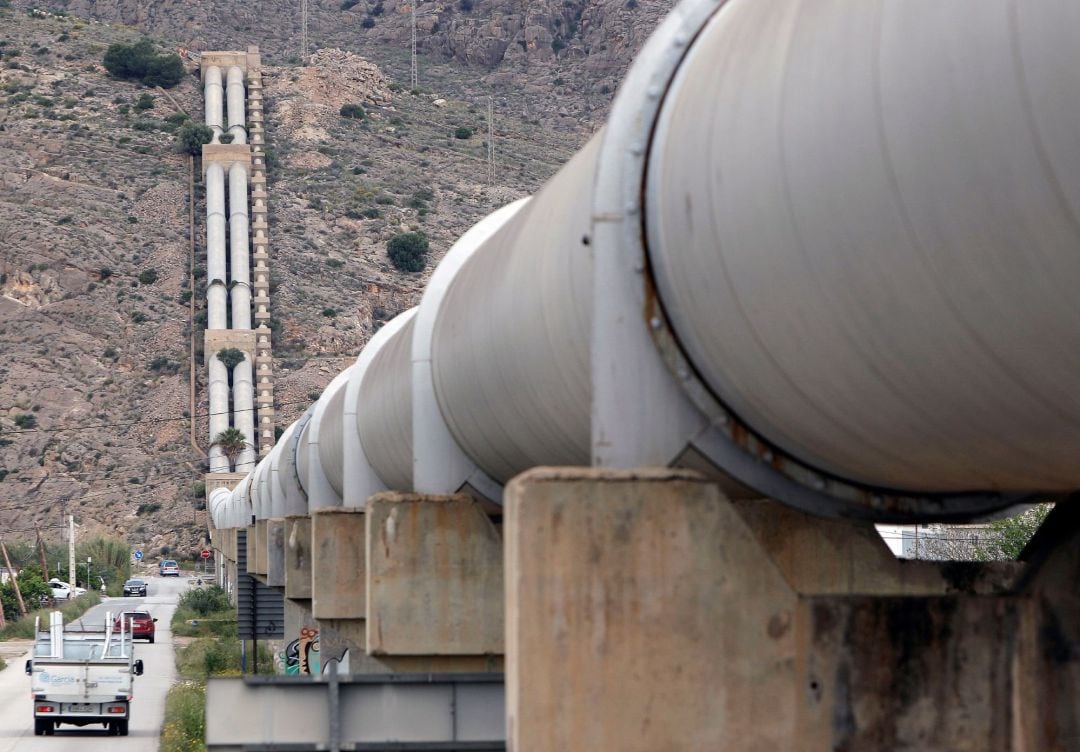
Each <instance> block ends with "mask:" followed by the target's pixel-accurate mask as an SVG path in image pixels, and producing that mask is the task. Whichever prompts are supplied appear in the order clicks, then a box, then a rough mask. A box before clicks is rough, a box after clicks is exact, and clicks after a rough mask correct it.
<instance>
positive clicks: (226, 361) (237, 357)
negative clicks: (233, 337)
mask: <svg viewBox="0 0 1080 752" xmlns="http://www.w3.org/2000/svg"><path fill="white" fill-rule="evenodd" d="M217 359H218V360H220V361H221V362H222V364H223V365H224V366H225V367H226V368H228V369H229V370H230V371H231V370H232V369H234V368H236V367H237V366H238V365H240V364H241V363H243V362H244V352H243V351H242V350H238V349H236V348H235V347H224V348H222V349H221V350H218V354H217Z"/></svg>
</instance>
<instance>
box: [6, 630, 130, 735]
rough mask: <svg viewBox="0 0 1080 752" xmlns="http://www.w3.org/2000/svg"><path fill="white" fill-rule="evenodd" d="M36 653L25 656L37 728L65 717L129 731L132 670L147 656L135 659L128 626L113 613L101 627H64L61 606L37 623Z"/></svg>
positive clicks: (47, 731)
mask: <svg viewBox="0 0 1080 752" xmlns="http://www.w3.org/2000/svg"><path fill="white" fill-rule="evenodd" d="M34 632H35V641H34V653H33V656H34V657H33V658H31V659H30V660H28V661H27V662H26V673H27V674H28V675H29V676H30V683H31V688H30V692H31V696H32V697H33V700H34V705H33V709H34V733H35V734H37V735H38V736H41V735H50V736H51V735H52V733H53V732H54V731H55V730H56V727H57V726H59V725H60V724H61V723H70V724H72V725H75V726H86V725H89V724H93V723H100V724H102V725H104V726H105V728H106V729H107V730H108V731H109V733H110V734H115V735H119V736H127V733H128V719H129V718H130V703H131V698H132V684H133V679H132V677H134V676H141V675H142V672H143V662H142V661H141V660H136V659H135V652H134V643H133V641H132V639H131V633H130V629H129V628H128V626H127V625H125V624H124V623H123V621H121V627H120V629H119V630H114V629H113V617H112V614H107V615H106V617H105V625H104V627H103V628H102V629H101V630H98V631H89V630H87V631H83V630H73V629H70V628H69V629H67V630H65V629H64V623H63V617H62V616H61V614H60V612H59V611H53V612H52V613H51V614H50V615H49V629H48V630H47V631H40V624H35V629H34Z"/></svg>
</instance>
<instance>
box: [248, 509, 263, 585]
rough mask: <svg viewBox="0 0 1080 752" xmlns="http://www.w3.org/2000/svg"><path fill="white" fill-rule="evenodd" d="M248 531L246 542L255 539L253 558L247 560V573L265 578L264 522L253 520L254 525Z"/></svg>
mask: <svg viewBox="0 0 1080 752" xmlns="http://www.w3.org/2000/svg"><path fill="white" fill-rule="evenodd" d="M248 530H249V532H248V540H249V541H250V540H251V539H252V538H254V539H255V556H254V557H253V558H250V559H248V571H249V572H253V573H254V574H261V575H264V576H265V575H266V569H267V566H266V565H267V556H266V520H265V519H263V520H258V519H257V520H255V524H254V525H253V526H252V527H250V528H248ZM248 550H249V551H250V550H251V549H250V548H249V549H248Z"/></svg>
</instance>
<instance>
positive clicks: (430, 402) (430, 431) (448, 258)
mask: <svg viewBox="0 0 1080 752" xmlns="http://www.w3.org/2000/svg"><path fill="white" fill-rule="evenodd" d="M528 201H529V199H527V198H523V199H519V200H517V201H515V202H513V203H511V204H508V205H506V206H504V207H502V208H501V209H497V210H496V211H494V212H492V213H491V214H489V215H488V216H486V217H484V218H483V219H482V220H480V221H479V222H477V223H476V224H475V225H473V226H472V227H471V228H469V230H468V231H466V232H465V234H464V235H462V236H461V237H460V238H458V240H457V241H456V242H455V243H454V245H452V246H451V247H450V250H448V251H447V252H446V255H445V256H443V259H442V261H440V262H439V265H438V266H437V267H436V268H435V271H434V272H432V274H431V279H429V280H428V283H427V286H426V287H425V288H424V296H423V299H422V300H421V301H420V305H419V306H418V307H417V309H416V323H415V325H414V327H413V335H412V353H411V357H412V378H411V381H412V405H413V409H412V413H413V424H412V447H413V488H414V490H415V491H416V492H417V493H425V494H450V493H455V492H457V491H458V490H460V489H461V488H462V486H463V485H464V484H465V483H466V482H470V483H471V485H474V486H481V485H483V486H489V485H494V481H492V480H491V479H490V478H486V482H484V480H482V479H480V478H479V477H478V474H479V473H481V472H482V471H481V470H479V468H477V467H476V464H475V463H474V462H473V461H472V459H470V458H469V456H468V455H466V454H465V452H463V451H462V449H461V447H460V446H459V445H458V443H457V441H455V440H454V437H453V435H451V433H450V429H449V428H447V426H446V421H445V420H444V418H443V415H442V412H441V411H440V409H439V404H438V399H437V397H436V395H435V386H434V384H433V382H432V373H431V357H432V350H433V341H432V338H433V336H434V333H435V322H436V321H437V319H438V315H439V309H440V307H441V306H442V302H443V299H444V298H445V296H446V291H447V290H448V289H449V287H450V283H451V281H453V279H454V277H455V275H457V273H458V272H459V271H460V270H461V268H462V267H463V266H464V265H465V264H466V263H467V262H468V260H469V259H470V258H472V255H473V254H474V253H475V252H476V250H477V249H478V248H480V247H481V246H483V244H484V243H486V242H487V241H488V240H489V239H490V238H491V236H492V235H493V234H494V233H495V232H497V231H498V230H499V229H501V228H502V227H503V225H505V224H506V223H507V222H508V221H510V219H511V218H512V217H514V216H515V215H516V214H517V212H518V211H520V210H521V207H522V206H524V205H525V204H526V202H528ZM357 396H358V397H359V395H357ZM353 414H356V410H355V409H354V411H353ZM347 424H348V420H347V419H346V425H347ZM478 490H481V489H478ZM481 492H482V493H485V494H490V495H489V498H491V499H492V500H493V501H497V500H498V499H499V498H501V496H500V493H499V491H498V490H496V489H491V490H488V489H487V488H484V489H482V490H481ZM346 503H348V502H347V501H346Z"/></svg>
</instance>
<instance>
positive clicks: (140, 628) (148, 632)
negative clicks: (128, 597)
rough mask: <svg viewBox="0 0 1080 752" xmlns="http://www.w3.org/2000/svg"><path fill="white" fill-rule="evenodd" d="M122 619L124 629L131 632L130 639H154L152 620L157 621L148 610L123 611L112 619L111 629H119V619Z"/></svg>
mask: <svg viewBox="0 0 1080 752" xmlns="http://www.w3.org/2000/svg"><path fill="white" fill-rule="evenodd" d="M121 619H123V620H124V631H125V632H131V637H132V639H139V638H142V639H145V640H149V641H150V642H153V641H154V631H155V630H154V622H155V621H157V619H155V618H154V617H152V616H151V615H150V612H149V611H124V612H122V613H121V614H120V615H119V616H117V617H116V619H114V620H113V630H114V631H116V630H119V629H120V620H121Z"/></svg>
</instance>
